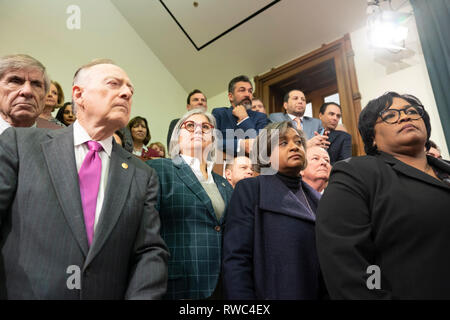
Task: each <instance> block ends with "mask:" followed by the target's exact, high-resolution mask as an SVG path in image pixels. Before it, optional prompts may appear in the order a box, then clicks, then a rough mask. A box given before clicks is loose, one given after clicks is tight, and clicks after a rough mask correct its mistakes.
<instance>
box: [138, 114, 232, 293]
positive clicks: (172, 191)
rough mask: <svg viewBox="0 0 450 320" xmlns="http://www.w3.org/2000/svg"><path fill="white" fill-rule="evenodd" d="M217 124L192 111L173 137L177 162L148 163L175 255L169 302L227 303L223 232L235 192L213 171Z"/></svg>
mask: <svg viewBox="0 0 450 320" xmlns="http://www.w3.org/2000/svg"><path fill="white" fill-rule="evenodd" d="M215 122H216V121H215V119H214V117H213V116H212V115H210V114H209V113H205V112H204V111H203V110H201V109H194V110H191V111H189V112H188V113H186V114H185V115H184V116H183V117H182V118H181V119H180V120H179V121H178V122H177V124H176V126H175V128H174V131H173V133H172V138H171V141H170V144H169V154H170V156H171V158H172V159H164V158H161V159H155V160H151V161H147V164H148V165H149V166H150V167H152V168H154V169H155V170H156V172H157V173H158V177H159V183H160V188H159V195H158V204H157V209H158V211H159V214H160V218H161V236H162V237H163V239H164V240H165V242H166V244H167V246H168V247H169V251H170V260H169V281H168V284H167V293H166V296H165V298H166V299H206V298H210V299H221V298H222V287H221V283H222V281H221V265H222V232H223V227H224V221H225V220H224V218H225V216H224V213H225V209H226V207H227V204H228V201H229V199H230V197H231V193H232V191H233V189H232V187H231V186H230V185H229V183H228V182H227V181H226V180H225V179H224V178H222V177H221V176H219V175H217V174H216V173H214V172H213V171H212V168H213V166H214V161H215V154H216V148H217V147H216V145H217V136H216V131H215V129H214V127H215Z"/></svg>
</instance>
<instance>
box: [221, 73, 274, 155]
mask: <svg viewBox="0 0 450 320" xmlns="http://www.w3.org/2000/svg"><path fill="white" fill-rule="evenodd" d="M252 98H253V86H252V83H251V82H250V79H249V78H248V77H247V76H243V75H241V76H237V77H235V78H233V79H232V80H231V81H230V83H229V84H228V99H229V100H230V102H231V107H223V108H215V109H214V110H213V111H212V115H213V116H214V117H215V118H216V121H217V129H219V130H220V132H221V134H222V139H221V141H219V148H220V147H221V149H223V151H224V152H225V153H227V154H230V155H233V156H236V155H237V154H238V153H239V154H240V155H244V152H245V154H249V153H250V150H251V147H252V145H253V141H254V139H255V138H256V136H257V135H258V133H259V130H261V129H262V128H264V127H265V126H266V125H267V124H268V123H269V120H268V119H267V116H266V115H265V114H263V113H261V112H256V111H253V110H251V108H252Z"/></svg>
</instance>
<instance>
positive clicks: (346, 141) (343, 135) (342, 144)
mask: <svg viewBox="0 0 450 320" xmlns="http://www.w3.org/2000/svg"><path fill="white" fill-rule="evenodd" d="M328 141H329V142H330V146H329V148H328V150H327V151H328V154H329V156H330V163H331V165H333V164H334V163H335V162H336V161H339V160H344V159H347V158H350V157H351V156H352V136H351V135H350V134H348V133H347V132H344V131H339V130H333V131H330V133H329V134H328Z"/></svg>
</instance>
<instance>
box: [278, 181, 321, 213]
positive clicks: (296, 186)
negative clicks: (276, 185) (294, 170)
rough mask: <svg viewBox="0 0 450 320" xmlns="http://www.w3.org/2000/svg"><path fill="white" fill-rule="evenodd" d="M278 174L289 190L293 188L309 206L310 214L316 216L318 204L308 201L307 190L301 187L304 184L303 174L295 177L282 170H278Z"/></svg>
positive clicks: (299, 198) (307, 206) (297, 195)
mask: <svg viewBox="0 0 450 320" xmlns="http://www.w3.org/2000/svg"><path fill="white" fill-rule="evenodd" d="M276 176H277V177H278V179H280V180H281V182H283V184H284V185H285V186H286V187H288V189H289V190H291V191H292V192H293V193H294V194H295V196H296V197H297V199H298V200H300V202H301V203H302V204H303V205H304V206H305V207H306V208H308V214H310V215H312V216H314V215H315V211H316V209H317V208H316V206H315V205H314V204H313V203H312V202H311V201H308V199H307V198H306V194H305V192H303V190H302V189H301V186H302V178H301V176H298V177H293V176H287V175H285V174H282V173H280V172H277V174H276Z"/></svg>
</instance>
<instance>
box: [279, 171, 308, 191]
mask: <svg viewBox="0 0 450 320" xmlns="http://www.w3.org/2000/svg"><path fill="white" fill-rule="evenodd" d="M276 176H277V177H278V179H280V180H281V182H283V183H284V185H285V186H286V187H288V188H289V190H291V191H292V192H293V193H296V192H297V191H298V190H299V189H300V186H301V181H302V178H301V176H298V177H293V176H287V175H285V174H282V173H280V172H279V171H278V172H277V174H276Z"/></svg>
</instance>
